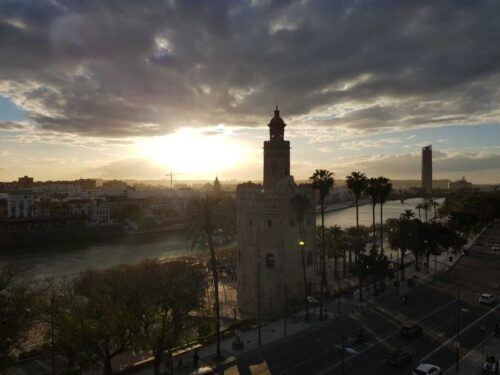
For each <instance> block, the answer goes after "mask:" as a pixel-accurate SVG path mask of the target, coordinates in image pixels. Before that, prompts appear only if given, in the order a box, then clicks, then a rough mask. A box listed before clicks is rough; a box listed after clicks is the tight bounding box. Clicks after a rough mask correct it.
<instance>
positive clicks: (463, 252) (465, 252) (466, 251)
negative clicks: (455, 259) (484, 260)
mask: <svg viewBox="0 0 500 375" xmlns="http://www.w3.org/2000/svg"><path fill="white" fill-rule="evenodd" d="M462 255H465V256H467V255H470V252H469V250H467V249H464V250H462Z"/></svg>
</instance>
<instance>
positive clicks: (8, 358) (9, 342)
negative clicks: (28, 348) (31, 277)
mask: <svg viewBox="0 0 500 375" xmlns="http://www.w3.org/2000/svg"><path fill="white" fill-rule="evenodd" d="M34 298H35V292H34V290H33V288H32V285H31V282H29V281H24V280H23V279H21V277H20V273H19V271H18V270H17V269H16V268H15V267H13V266H11V265H4V266H0V372H3V370H6V369H7V368H8V367H10V365H11V364H12V363H13V361H14V359H15V355H14V351H15V350H17V349H20V348H21V344H22V342H23V341H24V339H25V338H26V335H27V333H28V331H29V330H30V329H31V327H32V326H33V322H34V318H35V313H34V311H33V309H32V305H33V300H34Z"/></svg>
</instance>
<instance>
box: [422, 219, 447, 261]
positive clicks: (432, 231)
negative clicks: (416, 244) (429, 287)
mask: <svg viewBox="0 0 500 375" xmlns="http://www.w3.org/2000/svg"><path fill="white" fill-rule="evenodd" d="M442 227H443V225H442V224H440V223H438V222H432V223H427V222H425V223H422V222H420V223H419V224H418V231H419V234H418V235H419V239H420V241H421V242H422V245H423V253H424V254H425V257H426V264H427V268H429V258H430V256H431V255H439V254H440V253H441V251H440V232H442V231H443V228H442Z"/></svg>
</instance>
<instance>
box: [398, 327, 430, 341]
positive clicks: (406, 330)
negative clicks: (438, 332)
mask: <svg viewBox="0 0 500 375" xmlns="http://www.w3.org/2000/svg"><path fill="white" fill-rule="evenodd" d="M423 332H424V329H423V328H422V326H421V325H420V324H414V325H412V326H401V330H400V331H399V334H400V336H401V337H404V338H407V339H414V338H415V337H418V336H420V335H421V334H422V333H423Z"/></svg>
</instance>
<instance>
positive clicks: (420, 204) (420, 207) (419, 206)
mask: <svg viewBox="0 0 500 375" xmlns="http://www.w3.org/2000/svg"><path fill="white" fill-rule="evenodd" d="M415 208H416V209H417V210H418V220H422V216H421V215H420V211H421V210H422V208H424V205H423V204H422V203H419V204H417V205H416V206H415Z"/></svg>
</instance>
